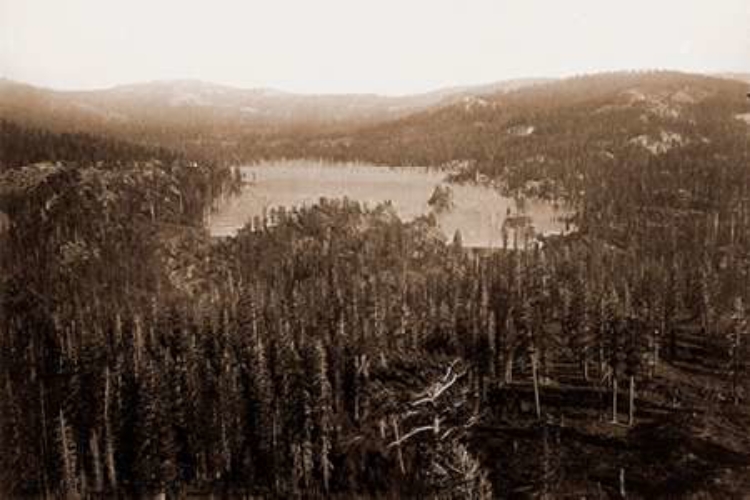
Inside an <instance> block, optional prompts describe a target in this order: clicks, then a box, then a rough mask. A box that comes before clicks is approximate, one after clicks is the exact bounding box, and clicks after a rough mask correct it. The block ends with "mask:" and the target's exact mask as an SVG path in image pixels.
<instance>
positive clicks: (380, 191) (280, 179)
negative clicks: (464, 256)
mask: <svg viewBox="0 0 750 500" xmlns="http://www.w3.org/2000/svg"><path fill="white" fill-rule="evenodd" d="M241 171H242V174H243V178H244V179H245V180H246V181H248V183H247V184H246V185H245V187H244V189H243V191H242V193H241V194H240V195H239V196H236V197H233V198H229V199H226V200H224V201H222V202H221V203H220V206H219V208H218V210H217V211H216V212H215V213H213V214H212V215H211V216H210V219H209V221H208V227H209V230H210V232H211V234H212V235H213V236H229V235H232V234H235V233H236V232H237V231H238V230H239V229H240V228H241V227H242V226H244V225H245V224H247V223H248V222H250V221H252V219H253V218H254V217H262V216H263V215H264V214H265V213H268V211H269V210H270V209H271V208H273V207H280V206H283V207H287V208H289V207H294V206H303V205H312V204H315V203H317V202H318V201H319V199H320V198H341V197H344V196H346V197H348V198H350V199H352V200H357V201H359V202H362V203H365V204H367V205H368V206H370V207H374V206H375V205H377V204H378V203H381V202H384V201H388V200H390V201H391V202H392V203H393V206H394V209H395V210H396V213H397V214H398V216H399V217H400V218H401V219H402V220H412V219H414V218H416V217H418V216H420V215H425V214H428V213H430V211H431V209H432V207H430V206H429V204H428V200H429V199H430V197H431V196H432V193H433V192H434V190H435V188H436V187H437V186H439V185H449V186H450V189H451V190H452V195H453V196H452V198H453V207H452V209H450V210H449V211H445V212H442V213H440V214H438V221H439V224H440V227H441V229H442V230H443V232H444V233H445V235H446V237H448V238H452V237H453V234H454V233H455V232H456V230H460V231H461V236H462V239H463V244H464V245H465V246H469V247H502V246H503V241H504V238H503V224H504V222H505V221H506V218H507V217H508V214H510V215H511V216H513V218H514V220H515V221H517V222H518V221H519V220H523V221H527V222H530V223H531V225H532V226H533V230H534V231H535V232H536V233H537V234H539V233H541V234H549V233H562V232H564V231H565V229H566V226H565V222H564V221H563V220H562V217H564V216H566V215H568V212H566V211H565V210H563V209H561V208H560V207H558V206H555V204H553V203H550V202H546V201H541V200H530V199H526V200H522V201H518V200H515V199H513V198H508V197H505V196H502V195H500V193H499V192H498V191H497V190H495V189H493V188H491V187H488V186H483V185H476V184H447V183H446V182H445V178H446V176H447V175H448V173H447V172H446V171H443V170H438V169H427V168H420V167H380V166H373V165H367V164H334V163H325V162H319V161H307V160H296V161H274V162H267V163H260V164H256V165H252V166H244V167H241ZM519 215H520V216H527V217H528V218H523V217H518V216H519ZM506 227H508V226H506ZM527 229H528V228H527V227H526V226H524V230H527ZM526 232H528V231H526ZM507 241H508V243H509V245H512V243H513V231H512V230H511V231H509V236H508V237H507Z"/></svg>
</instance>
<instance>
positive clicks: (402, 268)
mask: <svg viewBox="0 0 750 500" xmlns="http://www.w3.org/2000/svg"><path fill="white" fill-rule="evenodd" d="M747 92H748V87H747V82H746V81H745V82H743V81H741V80H740V79H738V77H737V76H736V75H733V76H732V77H731V78H728V77H726V78H725V77H719V76H717V75H713V76H711V75H702V74H692V73H679V72H673V71H641V72H613V73H600V74H594V75H584V76H578V77H572V78H565V79H550V80H537V79H529V80H519V81H508V82H504V83H503V82H500V83H498V84H497V85H492V86H489V87H485V86H479V87H476V88H474V87H472V88H470V89H453V90H450V89H449V90H445V91H439V92H436V93H431V94H423V95H419V96H410V97H406V96H405V97H403V98H394V97H388V98H379V97H374V96H369V97H362V96H360V97H357V98H354V97H352V96H349V97H346V98H344V97H341V96H337V97H334V96H328V97H323V96H306V97H305V96H289V95H284V94H279V93H276V92H270V91H251V90H240V89H229V88H223V87H218V88H217V87H216V86H213V85H210V84H205V83H199V82H194V81H187V82H186V81H180V82H172V83H170V84H166V83H150V84H137V85H133V86H126V87H121V88H117V89H113V90H109V91H90V92H80V93H60V92H53V91H47V90H45V89H38V88H33V87H30V86H26V85H22V84H16V83H14V82H9V81H4V82H3V83H2V84H1V85H0V144H2V147H1V148H0V167H1V168H0V217H2V219H0V249H1V251H0V266H1V272H0V320H1V321H0V333H1V335H0V451H2V453H1V454H0V493H2V494H3V495H4V496H7V497H30V498H36V497H46V498H52V497H61V498H100V497H121V498H128V497H144V498H146V497H158V496H159V495H161V497H162V498H163V497H173V498H182V497H188V496H191V497H206V498H209V497H214V496H222V497H231V498H234V497H243V498H248V497H252V498H255V497H268V498H303V497H304V498H326V497H339V498H351V497H373V498H399V497H410V498H417V497H430V498H483V499H484V498H570V497H576V498H589V497H591V498H624V497H627V498H742V497H743V496H745V495H747V494H748V492H750V483H748V478H750V440H749V439H748V436H749V435H750V399H748V397H749V396H750V386H749V385H748V377H747V374H748V367H750V349H749V348H748V340H749V339H748V334H749V333H750V332H749V327H748V325H749V324H750V323H749V322H748V312H747V303H748V300H750V175H748V173H749V170H748V169H750V146H749V141H750V129H749V128H748V127H747V124H746V123H745V120H744V118H743V117H745V116H747V115H748V113H750V100H749V99H747ZM394 109H395V110H394ZM263 110H265V111H263ZM260 115H262V116H263V117H262V118H259V116H260Z"/></svg>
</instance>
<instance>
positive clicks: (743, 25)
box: [0, 0, 750, 94]
mask: <svg viewBox="0 0 750 500" xmlns="http://www.w3.org/2000/svg"><path fill="white" fill-rule="evenodd" d="M623 69H677V70H684V71H696V72H724V71H732V72H750V0H369V1H364V0H266V1H260V0H205V1H194V0H0V76H4V77H6V78H10V79H13V80H18V81H23V82H27V83H31V84H35V85H41V86H46V87H52V88H57V89H90V88H102V87H110V86H114V85H118V84H126V83H134V82H140V81H151V80H167V79H200V80H205V81H210V82H215V83H222V84H227V85H233V86H238V87H270V88H277V89H280V90H286V91H291V92H304V93H346V92H366V93H381V94H407V93H414V92H421V91H427V90H431V89H435V88H439V87H444V86H454V85H465V84H476V83H486V82H493V81H499V80H506V79H512V78H519V77H539V76H550V77H557V76H569V75H577V74H583V73H590V72H598V71H610V70H623Z"/></svg>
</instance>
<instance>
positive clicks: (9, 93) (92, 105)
mask: <svg viewBox="0 0 750 500" xmlns="http://www.w3.org/2000/svg"><path fill="white" fill-rule="evenodd" d="M544 81H547V80H545V79H520V80H508V81H503V82H496V83H491V84H485V85H477V86H464V87H452V88H445V89H439V90H436V91H432V92H426V93H421V94H415V95H405V96H385V95H377V94H296V93H291V92H284V91H279V90H275V89H266V88H257V89H242V88H237V87H231V86H226V85H219V84H214V83H208V82H203V81H200V80H168V81H154V82H146V83H135V84H128V85H120V86H116V87H111V88H107V89H101V90H87V91H58V90H51V89H45V88H40V87H34V86H32V85H28V84H23V83H18V82H14V81H12V80H7V79H4V80H0V118H6V119H10V120H14V121H19V122H22V123H23V122H27V121H31V122H32V124H33V125H36V126H39V125H43V124H44V122H48V124H50V125H51V126H53V127H55V128H62V129H66V128H72V129H75V130H81V129H82V130H83V131H90V129H91V128H92V127H94V128H99V129H101V128H102V127H103V128H112V127H114V128H118V127H123V126H124V127H129V126H131V125H140V126H147V125H149V124H152V125H157V126H178V127H184V126H193V125H196V126H199V127H200V126H205V127H206V128H208V129H212V130H215V129H217V128H219V129H222V128H236V127H271V128H276V127H284V126H299V125H321V126H331V125H335V124H339V123H354V124H357V123H359V124H361V123H374V122H379V121H386V120H391V119H395V118H399V117H402V116H405V115H407V114H410V113H413V112H417V111H421V110H424V109H427V108H429V107H433V106H439V105H443V104H450V103H452V102H455V101H456V100H460V99H462V98H466V97H471V96H476V95H480V94H484V93H495V92H501V91H508V90H513V89H516V88H520V87H523V86H528V85H534V84H537V83H541V82H544Z"/></svg>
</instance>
